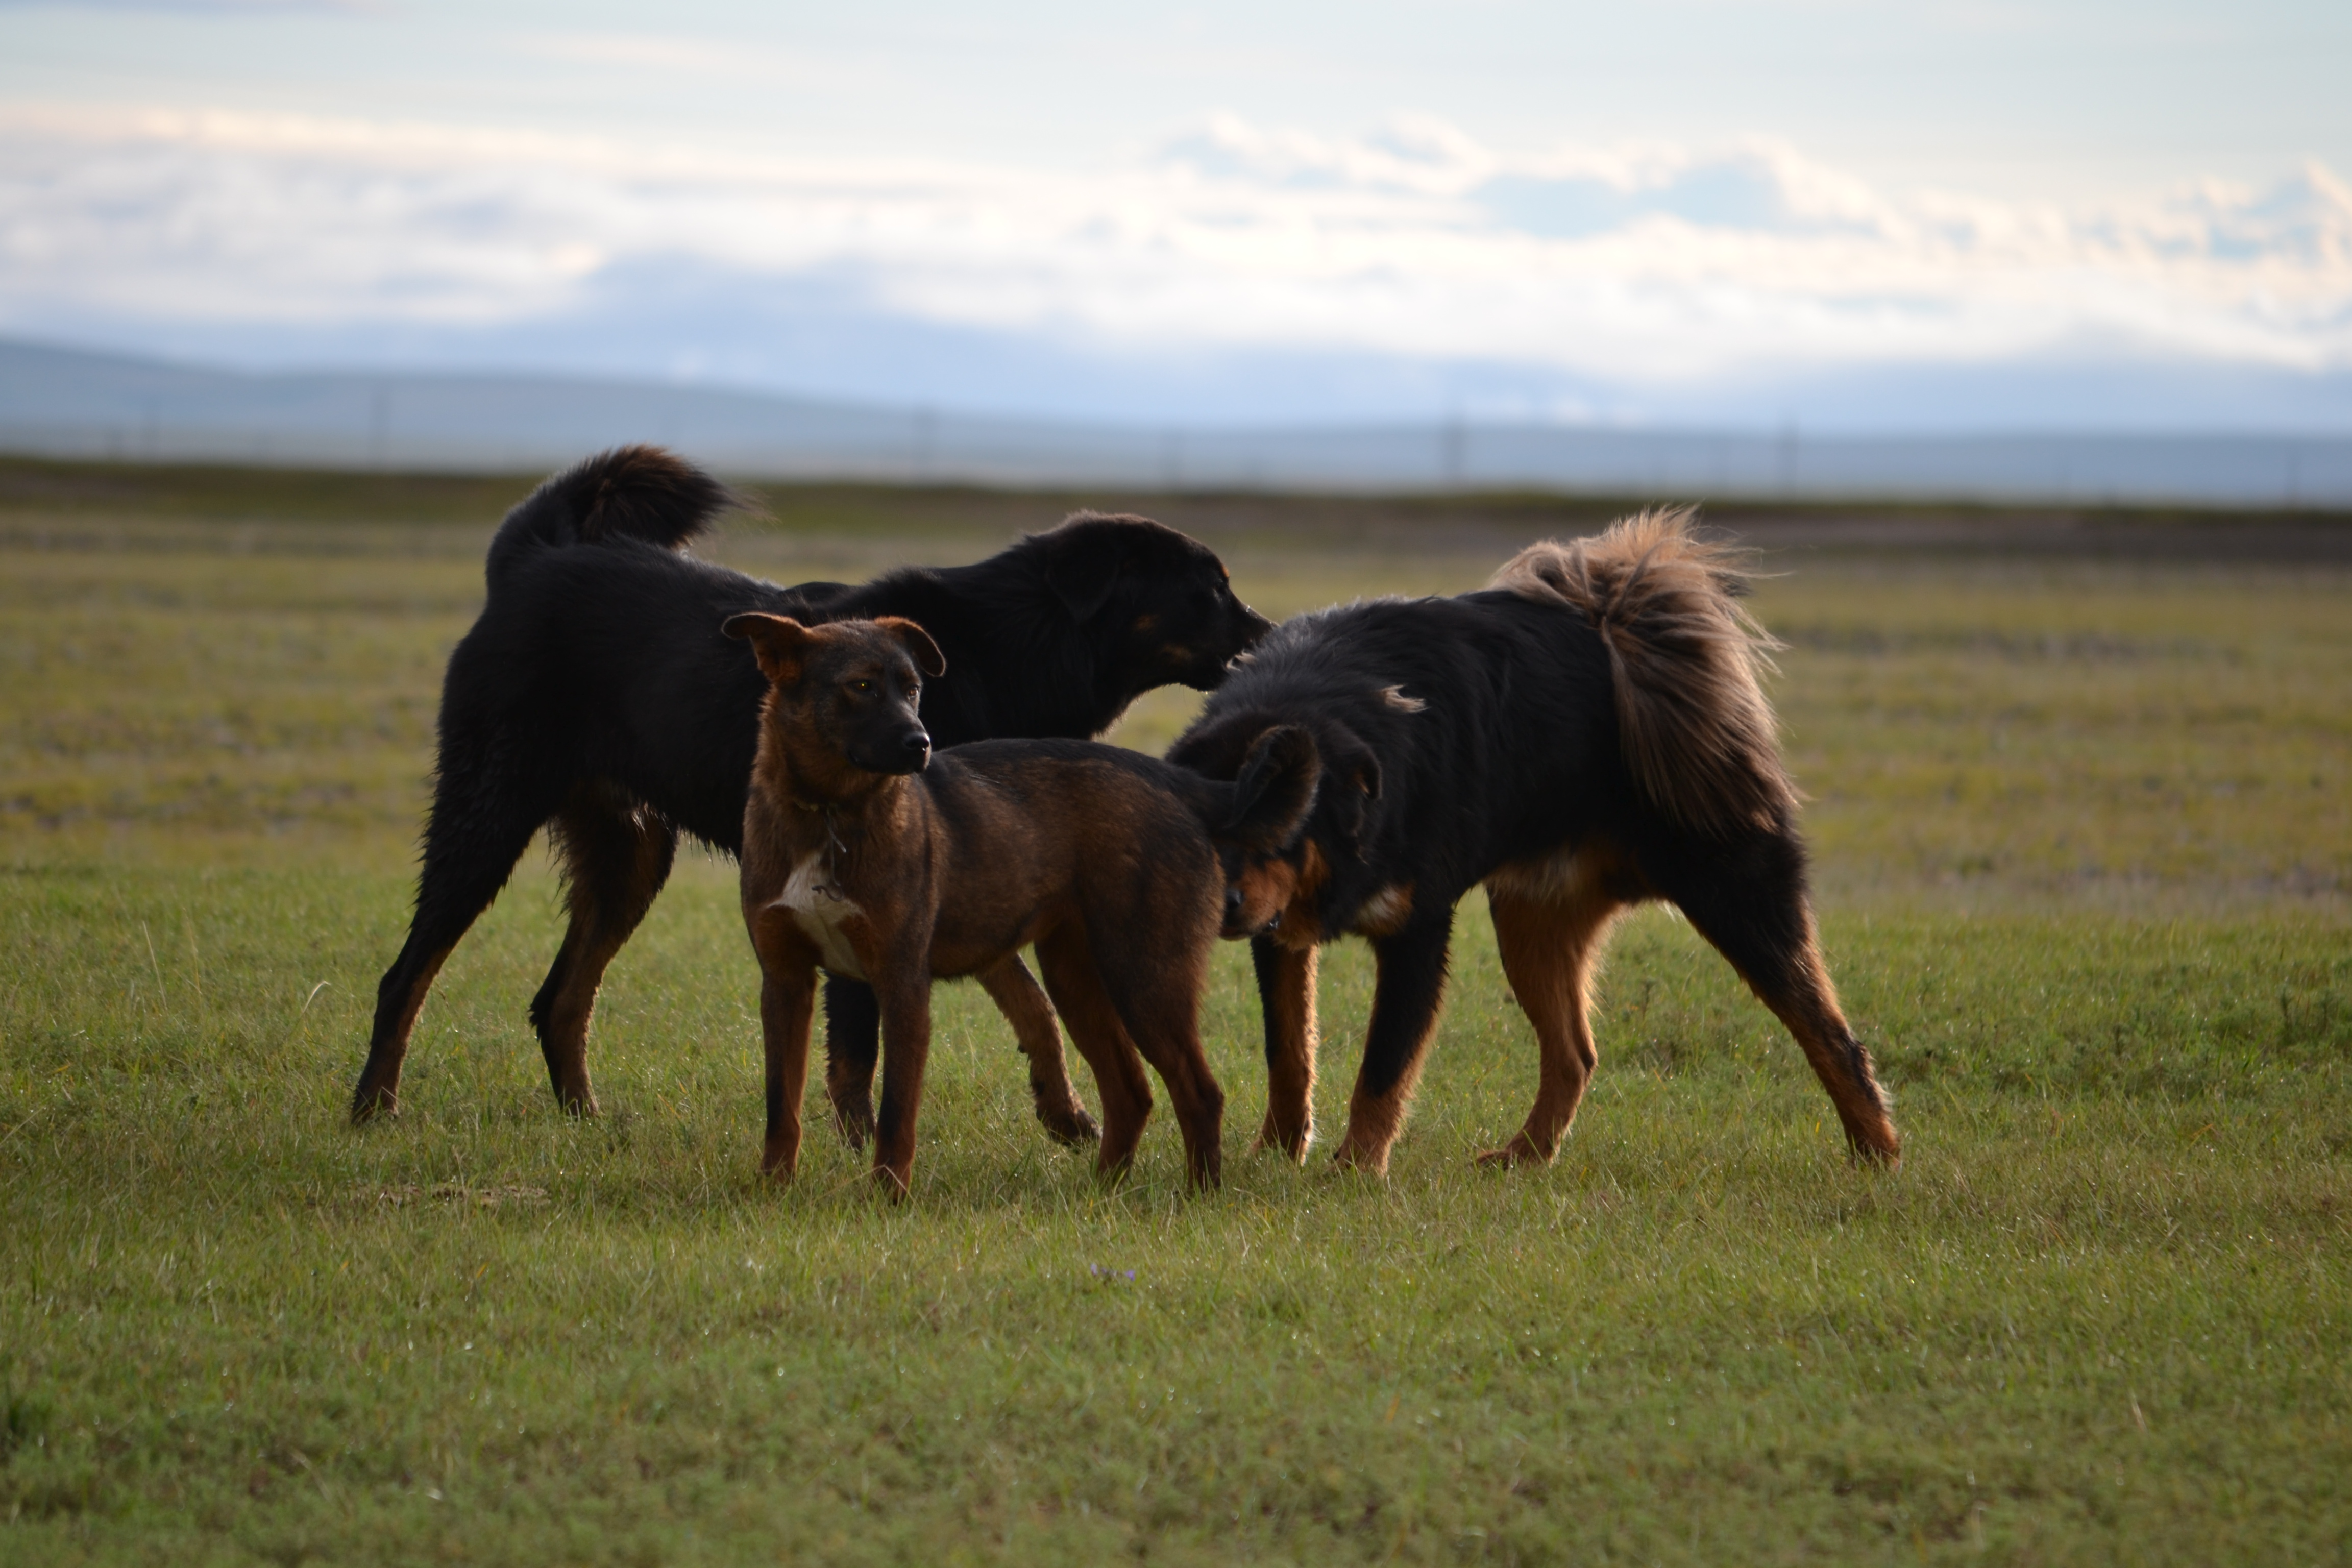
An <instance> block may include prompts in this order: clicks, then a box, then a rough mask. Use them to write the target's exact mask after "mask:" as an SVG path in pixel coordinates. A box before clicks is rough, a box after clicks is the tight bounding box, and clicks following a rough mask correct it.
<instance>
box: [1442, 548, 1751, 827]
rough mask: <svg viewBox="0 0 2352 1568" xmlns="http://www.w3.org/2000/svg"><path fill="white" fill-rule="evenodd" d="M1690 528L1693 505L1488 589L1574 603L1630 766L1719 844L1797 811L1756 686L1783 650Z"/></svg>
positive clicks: (1734, 578) (1515, 564) (1527, 562)
mask: <svg viewBox="0 0 2352 1568" xmlns="http://www.w3.org/2000/svg"><path fill="white" fill-rule="evenodd" d="M1690 524H1691V512H1690V510H1688V509H1683V510H1674V511H1645V512H1642V513H1639V514H1638V515H1636V516H1633V517H1628V518H1622V519H1621V520H1619V521H1617V522H1616V523H1615V524H1613V525H1612V527H1611V528H1610V529H1609V531H1607V532H1606V533H1603V534H1601V535H1600V536H1599V537H1598V538H1595V539H1578V540H1572V541H1570V542H1568V543H1566V544H1562V543H1559V542H1556V541H1548V542H1544V543H1541V544H1531V545H1529V546H1528V548H1527V549H1525V550H1522V551H1520V552H1519V553H1518V554H1517V555H1515V556H1513V557H1512V558H1511V559H1510V560H1509V561H1507V562H1506V563H1504V564H1503V566H1502V568H1501V569H1500V570H1498V571H1497V572H1496V574H1495V575H1494V577H1493V579H1492V580H1491V581H1490V582H1488V583H1487V584H1486V586H1488V587H1489V588H1503V589H1507V590H1508V591H1510V592H1511V593H1514V594H1517V595H1519V596H1520V597H1522V598H1526V599H1531V600H1534V601H1535V602H1536V603H1538V604H1558V605H1568V606H1570V608H1572V609H1574V610H1576V611H1577V612H1578V613H1579V614H1580V615H1582V616H1584V618H1585V619H1586V620H1587V621H1588V622H1590V623H1591V626H1592V628H1593V629H1594V630H1595V631H1597V632H1598V633H1600V634H1601V643H1602V645H1603V646H1604V647H1607V648H1608V650H1609V668H1610V673H1611V677H1612V680H1613V682H1614V685H1615V689H1616V699H1617V725H1618V730H1619V733H1620V736H1621V738H1622V742H1623V749H1624V755H1625V766H1626V769H1627V771H1628V772H1630V773H1632V774H1633V783H1634V785H1635V786H1636V787H1637V788H1638V789H1640V791H1641V792H1642V794H1643V795H1644V796H1646V797H1647V798H1648V800H1649V802H1650V804H1651V805H1654V806H1655V807H1656V808H1657V809H1659V810H1660V811H1663V812H1664V813H1665V814H1666V816H1670V817H1672V818H1673V819H1674V820H1675V821H1676V822H1678V823H1680V824H1681V825H1682V826H1685V827H1686V828H1690V829H1693V830H1695V831H1696V832H1699V833H1702V834H1705V835H1706V836H1708V837H1716V838H1728V837H1736V836H1738V835H1739V834H1742V833H1746V832H1749V831H1754V830H1759V829H1760V830H1763V831H1767V832H1769V831H1773V830H1775V829H1777V828H1779V827H1780V826H1785V825H1786V824H1787V823H1788V822H1789V821H1790V818H1791V817H1793V816H1795V815H1796V807H1797V795H1796V790H1795V788H1794V787H1793V786H1792V785H1790V783H1789V775H1788V774H1787V773H1785V772H1783V771H1782V769H1781V765H1780V737H1779V732H1778V727H1777V726H1776V725H1775V723H1774V721H1773V717H1772V705H1771V704H1770V703H1769V701H1767V700H1765V697H1764V689H1763V687H1762V685H1761V684H1760V683H1759V679H1758V678H1759V675H1760V674H1761V673H1762V672H1763V671H1765V670H1767V669H1769V668H1770V656H1771V650H1772V649H1773V648H1775V647H1779V646H1780V645H1779V644H1777V643H1775V642H1774V641H1773V640H1772V639H1771V638H1770V637H1767V636H1766V635H1765V633H1764V630H1763V628H1762V627H1760V626H1758V625H1757V624H1756V623H1755V621H1754V620H1752V619H1750V618H1749V616H1748V613H1747V612H1746V611H1745V610H1743V609H1741V608H1740V606H1739V604H1738V596H1737V595H1738V592H1739V590H1740V588H1741V586H1742V584H1743V582H1744V579H1745V576H1746V573H1745V571H1744V570H1743V568H1742V566H1741V565H1740V563H1739V560H1738V556H1737V554H1736V553H1735V552H1733V551H1732V550H1731V549H1730V548H1729V547H1728V546H1727V545H1723V544H1718V543H1713V542H1706V541H1702V540H1699V539H1696V538H1694V537H1692V534H1691V531H1690Z"/></svg>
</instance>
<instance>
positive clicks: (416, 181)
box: [0, 39, 2352, 395]
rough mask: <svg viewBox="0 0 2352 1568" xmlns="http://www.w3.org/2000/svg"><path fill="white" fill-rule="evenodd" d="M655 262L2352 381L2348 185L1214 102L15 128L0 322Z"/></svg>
mask: <svg viewBox="0 0 2352 1568" xmlns="http://www.w3.org/2000/svg"><path fill="white" fill-rule="evenodd" d="M590 42H591V43H592V44H593V43H594V41H593V40H591V41H590ZM607 42H609V43H610V44H611V47H614V48H616V49H620V50H622V51H623V53H624V55H626V54H627V51H630V50H636V49H639V48H640V47H649V46H646V45H645V42H644V41H643V40H630V39H622V40H617V41H612V40H608V41H607ZM595 47H604V46H603V45H596V46H595ZM681 47H682V46H681ZM677 63H678V64H679V65H680V68H690V67H691V68H698V66H700V65H708V64H709V63H710V62H707V61H701V60H700V58H699V57H697V56H693V55H692V54H691V51H690V50H689V51H688V54H687V55H684V56H680V57H679V58H678V61H677ZM666 274H667V275H674V276H676V277H678V278H692V279H703V280H706V282H707V283H708V284H709V289H710V291H711V292H712V294H713V296H714V297H716V296H719V295H727V296H729V297H731V298H752V297H758V296H759V295H761V292H762V291H763V290H764V291H765V292H767V293H770V294H772V295H774V296H777V297H786V296H793V297H814V296H813V295H812V293H811V291H812V290H815V291H816V292H817V293H821V294H822V295H823V297H824V298H825V299H827V300H831V301H833V302H834V308H836V309H838V310H841V311H844V312H846V313H848V314H851V315H855V316H856V317H858V318H860V319H871V320H874V321H899V322H904V323H908V324H911V325H914V326H919V327H924V328H927V329H933V330H936V331H942V332H949V333H962V334H967V335H972V334H978V335H980V336H986V337H991V338H992V339H994V340H997V341H1003V342H1012V341H1014V340H1022V341H1028V342H1036V343H1040V344H1050V345H1054V346H1055V352H1056V353H1083V354H1086V355H1091V356H1096V357H1098V358H1099V357H1106V356H1107V357H1108V358H1113V359H1116V358H1118V357H1119V356H1121V355H1126V356H1129V357H1131V358H1133V359H1135V360H1136V361H1137V363H1143V362H1145V361H1157V362H1161V363H1166V362H1171V361H1172V360H1176V359H1184V358H1188V357H1190V358H1193V359H1197V358H1198V357H1199V356H1201V355H1202V354H1213V353H1227V354H1234V355H1245V356H1254V357H1255V358H1256V359H1258V360H1260V361H1263V360H1265V358H1266V356H1269V355H1275V356H1279V355H1282V354H1290V355H1294V356H1297V355H1304V356H1308V357H1309V358H1316V359H1318V360H1322V361H1334V362H1336V361H1338V360H1350V361H1362V362H1366V363H1369V362H1370V361H1372V360H1379V359H1389V360H1395V361H1401V362H1418V363H1427V364H1430V365H1443V364H1446V363H1477V364H1481V365H1486V366H1490V367H1503V368H1504V369H1506V370H1507V369H1508V368H1509V367H1514V366H1516V367H1519V369H1520V370H1522V371H1525V372H1527V373H1528V374H1529V375H1530V376H1532V377H1534V378H1535V379H1536V380H1538V381H1540V380H1542V379H1543V378H1545V377H1549V378H1552V381H1553V382H1554V383H1555V384H1576V385H1579V386H1584V385H1587V384H1608V385H1615V386H1630V387H1636V388H1639V387H1649V388H1654V389H1671V388H1677V387H1679V388H1683V389H1689V388H1694V387H1704V386H1706V385H1711V384H1713V385H1735V384H1747V383H1755V382H1757V381H1758V380H1759V378H1769V377H1773V376H1780V377H1783V378H1787V377H1800V378H1801V377H1816V378H1819V377H1834V376H1838V375H1851V374H1864V373H1872V372H1874V371H1877V370H1885V369H1887V368H1889V367H1902V366H1920V365H1927V366H1935V365H1943V366H1950V367H1959V368H1970V369H1982V368H1983V367H1987V366H1998V365H2001V364H2005V363H2015V364H2031V363H2046V362H2052V361H2054V360H2065V361H2068V362H2069V363H2074V362H2085V361H2095V362H2098V363H2106V364H2111V365H2116V364H2129V363H2142V362H2145V363H2211V364H2215V365H2220V366H2237V367H2242V368H2247V369H2253V370H2260V371H2263V372H2265V373H2279V374H2288V375H2294V374H2308V375H2321V374H2336V373H2340V372H2342V371H2344V370H2345V369H2347V367H2352V189H2347V185H2346V184H2345V182H2344V181H2343V180H2342V179H2341V178H2339V177H2338V176H2337V175H2336V174H2334V173H2333V172H2332V171H2330V170H2327V169H2326V168H2323V167H2319V166H2317V165H2314V166H2311V167H2309V168H2307V169H2305V170H2304V171H2302V172H2300V173H2298V174H2294V175H2293V176H2291V177H2289V178H2287V179H2285V180H2283V181H2281V182H2279V183H2277V184H2274V185H2273V186H2270V187H2268V188H2265V189H2260V190H2256V189H2250V188H2244V187H2239V186H2232V185H2227V184H2219V183H2213V182H2204V183H2197V184H2187V185H2184V186H2182V187H2180V188H2179V189H2178V190H2176V191H2174V192H2172V193H2170V194H2168V195H2164V196H2161V197H2159V198H2156V199H2152V200H2144V201H2137V202H2120V201H2119V202H2116V203H2111V204H2107V205H2100V206H2096V207H2091V208H2083V209H2071V208H2061V207H2058V206H2054V205H2047V204H2020V203H2007V202H2002V201H1999V200H1996V199H1992V198H1988V197H1982V196H1976V195H1963V194H1949V193H1944V194H1937V193H1929V194H1912V193H1904V194H1891V193H1887V192H1884V191H1880V190H1877V189H1874V188H1873V187H1872V186H1870V185H1869V184H1866V183H1864V182H1863V181H1861V180H1859V179H1856V178H1854V177H1853V176H1851V175H1849V174H1844V173H1843V172H1841V171H1838V170H1835V169H1832V168H1827V167H1824V166H1822V165H1821V164H1819V163H1814V162H1812V161H1811V160H1808V159H1807V158H1805V157H1804V156H1803V155H1801V153H1799V152H1797V151H1796V150H1794V149H1792V148H1790V147H1789V146H1786V145H1784V144H1782V143H1779V142H1771V141H1767V140H1753V141H1748V142H1738V143H1735V144H1730V145H1725V146H1716V147H1681V146H1669V145H1645V146H1629V147H1614V148H1575V147H1571V148H1559V149H1552V150H1549V151H1545V152H1539V153H1508V152H1501V151H1496V150H1494V149H1490V148H1487V147H1485V146H1483V145H1481V144H1479V143H1478V142H1475V141H1474V140H1473V139H1471V138H1470V137H1468V136H1466V135H1465V134H1464V133H1463V132H1460V131H1459V130H1457V129H1455V128H1454V127H1452V126H1450V125H1447V124H1445V123H1444V122H1442V121H1434V120H1431V119H1428V118H1425V117H1424V118H1407V119H1402V120H1399V121H1396V122H1394V123H1393V124H1391V125H1390V126H1388V127H1386V128H1384V129H1382V130H1381V131H1380V132H1377V133H1375V134H1372V135H1370V136H1366V137H1363V138H1360V139H1352V140H1347V139H1333V138H1318V137H1314V136H1309V135H1306V134H1303V133H1298V132H1286V131H1282V130H1278V129H1270V128H1265V127H1261V126H1257V125H1254V124H1251V123H1248V122H1245V121H1240V120H1237V119H1234V118H1232V117H1229V116H1220V117H1214V118H1212V119H1210V120H1207V121H1203V122H1202V124H1200V125H1199V126H1197V127H1195V128H1193V129H1192V130H1191V131H1189V132H1185V133H1184V134H1182V135H1180V136H1177V137H1174V138H1171V140H1170V141H1168V142H1166V143H1164V144H1163V145H1160V146H1159V147H1157V148H1155V149H1151V150H1150V151H1149V152H1147V153H1145V154H1143V155H1142V156H1139V157H1138V158H1136V159H1134V160H1132V161H1130V162H1129V163H1126V164H1125V165H1123V166H1120V167H1118V168H1115V169H1112V170H1109V171H1108V172H1100V173H1093V174H1066V173H1048V172H1041V171H1037V170H1029V169H1018V168H1004V167H995V166H987V165H980V164H958V163H939V162H933V163H911V162H878V161H877V162H845V161H817V160H800V161H795V160H790V159H775V158H759V157H750V156H738V155H728V154H721V153H711V152H709V151H703V150H696V149H690V148H688V149H679V148H646V147H641V146H635V145H623V144H619V143H613V142H598V141H594V140H589V139H581V138H566V137H556V136H549V135H541V134H537V133H531V132H509V131H495V130H480V129H470V128H465V127H450V126H442V125H429V124H388V123H378V122H363V121H337V120H327V119H313V118H299V117H286V116H276V117H272V116H255V115H243V114H231V113H186V112H167V111H162V110H148V111H107V112H100V111H90V110H74V111H68V110H39V109H37V108H36V109H24V108H19V109H14V110H6V111H0V321H5V322H8V323H13V325H14V327H15V329H16V330H18V331H23V330H26V329H27V328H29V327H33V326H35V325H36V324H37V322H39V321H42V320H45V319H55V318H58V317H59V316H61V315H62V316H69V317H71V318H72V319H74V320H77V321H100V320H115V321H123V322H139V321H145V322H150V323H159V324H160V323H183V324H185V323H197V324H209V325H211V326H214V327H221V328H226V327H232V326H239V325H242V326H244V327H247V328H250V329H252V330H253V331H257V332H258V331H265V330H266V329H270V328H272V327H276V328H284V329H289V330H290V329H301V330H304V331H330V330H340V328H341V327H344V326H348V325H350V324H352V323H376V324H379V325H383V326H385V327H387V328H391V327H400V326H405V327H408V328H413V329H416V330H419V331H423V330H426V329H430V330H432V331H435V332H437V333H440V334H442V337H441V338H439V339H436V341H446V334H447V333H449V332H452V331H464V330H469V329H478V330H482V331H489V330H491V329H494V328H495V329H499V330H500V331H509V330H512V329H516V328H517V327H518V326H519V325H527V324H529V323H531V322H543V323H554V322H562V321H585V320H588V319H590V318H591V317H593V318H594V319H597V320H604V321H618V320H621V319H623V318H625V316H626V315H627V313H628V312H629V310H631V309H632V305H631V300H633V299H635V300H640V301H642V302H643V306H644V308H646V309H652V308H653V306H654V296H653V294H651V293H649V292H647V290H651V289H656V288H657V285H656V283H655V282H654V281H652V280H656V279H660V278H662V277H663V276H665V275H666ZM663 308H665V309H666V308H667V304H665V305H664V306H663ZM974 341H977V339H976V338H975V340H974ZM656 368H662V367H656V366H651V365H649V366H646V369H649V370H651V369H656ZM1580 395H1581V394H1580Z"/></svg>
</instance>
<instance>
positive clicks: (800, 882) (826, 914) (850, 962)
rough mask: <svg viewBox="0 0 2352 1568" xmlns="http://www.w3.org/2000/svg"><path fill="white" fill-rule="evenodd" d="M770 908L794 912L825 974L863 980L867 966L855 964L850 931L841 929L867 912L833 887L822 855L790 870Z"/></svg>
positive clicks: (796, 922)
mask: <svg viewBox="0 0 2352 1568" xmlns="http://www.w3.org/2000/svg"><path fill="white" fill-rule="evenodd" d="M769 907H770V908H772V909H779V910H791V911H792V912H793V924H794V925H796V926H798V927H800V928H801V932H802V934H803V935H804V936H806V937H807V938H808V939H809V941H811V942H814V943H816V950H817V952H818V954H819V955H820V956H821V957H822V958H823V959H824V967H825V969H826V971H827V973H833V974H838V975H841V976H843V977H845V978H846V979H850V980H863V979H865V978H866V966H865V965H864V964H862V963H859V962H858V961H857V949H856V948H855V947H853V946H852V945H850V941H849V932H848V931H845V930H844V929H843V927H844V926H845V924H846V923H847V922H848V921H849V920H850V918H851V917H852V916H854V915H862V914H864V913H865V912H866V911H865V910H861V909H859V908H858V907H857V906H856V904H854V903H852V902H850V901H849V900H848V898H847V897H846V896H845V895H844V894H843V893H842V892H841V890H840V889H837V888H835V886H834V885H833V877H832V875H831V873H829V872H828V871H827V870H826V869H825V864H824V856H823V855H819V854H814V853H812V854H810V855H809V856H807V857H806V858H803V860H802V861H801V863H800V864H799V865H797V866H795V867H793V875H792V879H791V880H790V881H788V882H786V883H785V884H784V890H783V891H782V892H781V893H778V894H777V895H776V898H775V901H774V903H772V905H770V906H769Z"/></svg>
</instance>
